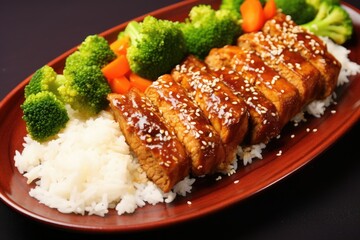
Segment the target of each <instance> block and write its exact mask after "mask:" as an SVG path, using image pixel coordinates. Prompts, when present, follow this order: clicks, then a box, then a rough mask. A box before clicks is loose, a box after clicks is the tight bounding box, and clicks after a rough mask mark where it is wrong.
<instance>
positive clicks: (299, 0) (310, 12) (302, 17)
mask: <svg viewBox="0 0 360 240" xmlns="http://www.w3.org/2000/svg"><path fill="white" fill-rule="evenodd" d="M275 3H276V6H277V8H279V9H281V10H282V12H283V13H284V14H287V15H290V16H291V18H292V20H293V21H294V22H296V23H297V24H304V23H307V22H309V21H311V20H313V19H314V18H315V16H316V13H317V10H316V9H315V7H314V6H313V5H311V4H308V3H307V0H291V1H289V0H275Z"/></svg>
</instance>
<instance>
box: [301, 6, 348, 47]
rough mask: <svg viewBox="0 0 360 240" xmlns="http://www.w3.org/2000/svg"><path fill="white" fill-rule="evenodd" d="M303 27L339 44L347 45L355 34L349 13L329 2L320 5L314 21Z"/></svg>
mask: <svg viewBox="0 0 360 240" xmlns="http://www.w3.org/2000/svg"><path fill="white" fill-rule="evenodd" d="M301 26H302V27H304V28H306V29H308V30H309V31H310V32H312V33H314V34H316V35H318V36H324V37H329V38H330V39H332V40H333V41H334V42H335V43H337V44H343V43H345V42H346V41H347V40H348V39H350V38H351V36H352V33H353V24H352V20H351V18H350V15H349V14H348V12H347V11H346V10H345V9H344V8H342V7H341V5H338V4H331V3H328V2H327V1H324V2H322V3H321V4H320V5H319V10H318V12H317V14H316V16H315V18H314V19H313V20H312V21H310V22H307V23H305V24H302V25H301Z"/></svg>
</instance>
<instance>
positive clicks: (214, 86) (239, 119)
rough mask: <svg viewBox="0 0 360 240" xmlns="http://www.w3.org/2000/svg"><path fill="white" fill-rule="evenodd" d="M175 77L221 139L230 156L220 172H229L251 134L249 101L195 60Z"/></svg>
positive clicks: (183, 65) (179, 68)
mask: <svg viewBox="0 0 360 240" xmlns="http://www.w3.org/2000/svg"><path fill="white" fill-rule="evenodd" d="M172 76H173V78H174V79H175V81H177V82H178V83H179V84H180V85H181V86H182V87H183V88H184V89H186V91H187V92H188V95H189V96H190V97H191V99H192V100H193V101H194V102H195V103H196V104H197V105H198V106H199V107H200V109H201V110H202V112H203V113H204V114H205V116H206V117H207V118H208V119H209V121H210V122H211V124H212V126H213V127H214V128H215V130H216V131H217V132H218V134H219V135H220V138H221V141H222V143H223V145H224V147H225V155H226V159H225V162H223V163H222V164H221V165H220V170H221V169H223V170H225V169H226V168H227V166H228V165H229V164H230V163H232V162H233V161H234V160H236V151H237V147H238V146H239V144H240V143H242V142H243V140H244V137H245V136H246V133H247V131H248V118H249V114H248V111H247V107H246V104H245V101H244V100H243V99H242V98H239V97H237V96H236V95H235V94H234V93H233V91H232V90H231V89H230V88H229V87H228V86H227V85H226V84H225V83H224V82H222V81H221V80H220V79H219V78H217V77H216V76H214V75H212V74H210V73H209V72H208V71H207V69H206V65H205V64H204V63H203V62H202V61H200V60H199V59H197V58H196V57H194V56H189V57H187V58H186V59H185V60H184V61H183V62H182V63H181V64H180V65H178V66H177V67H176V68H175V69H173V71H172Z"/></svg>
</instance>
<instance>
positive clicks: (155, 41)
mask: <svg viewBox="0 0 360 240" xmlns="http://www.w3.org/2000/svg"><path fill="white" fill-rule="evenodd" d="M122 38H129V39H130V44H129V47H128V48H127V50H126V57H127V60H128V62H129V65H130V69H131V71H132V72H134V73H136V74H138V75H139V76H141V77H143V78H146V79H150V80H156V79H157V78H158V77H159V76H160V75H162V74H164V73H168V72H169V71H170V70H171V69H172V68H173V67H174V66H175V65H176V64H178V63H179V62H180V61H181V60H182V59H183V58H184V57H185V55H186V53H187V50H186V45H185V39H184V36H183V33H182V31H181V30H180V27H179V24H178V23H177V22H172V21H169V20H161V19H157V18H155V17H153V16H147V17H145V18H144V20H143V21H142V22H136V21H132V22H130V23H129V24H128V25H127V27H126V28H125V30H124V31H123V32H121V33H120V34H119V39H122Z"/></svg>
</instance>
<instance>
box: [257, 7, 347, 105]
mask: <svg viewBox="0 0 360 240" xmlns="http://www.w3.org/2000/svg"><path fill="white" fill-rule="evenodd" d="M263 32H264V33H266V34H270V35H271V36H273V37H277V38H278V39H279V40H280V41H281V42H282V44H284V45H285V46H287V47H288V48H289V49H297V51H298V52H299V53H300V54H301V55H302V56H303V57H304V58H305V59H306V60H308V61H309V62H310V63H311V64H312V65H314V66H315V67H316V68H317V69H318V70H319V72H320V74H321V77H320V80H321V82H322V84H323V89H322V92H321V93H320V94H319V97H320V98H326V97H327V96H329V95H330V94H331V93H332V92H333V91H334V89H335V88H336V84H337V80H338V76H339V73H340V69H341V64H340V62H339V61H338V60H337V59H336V58H335V57H334V56H333V55H332V54H331V53H329V52H328V50H327V47H326V45H325V43H324V42H323V41H322V40H321V39H320V38H319V37H317V36H315V35H314V34H312V33H309V32H307V31H305V29H303V28H302V27H300V26H298V25H297V24H296V23H295V22H294V21H292V20H291V17H290V16H288V15H285V14H282V13H279V14H277V15H276V16H275V17H274V18H273V19H272V20H269V21H267V22H266V23H265V25H264V27H263Z"/></svg>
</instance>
